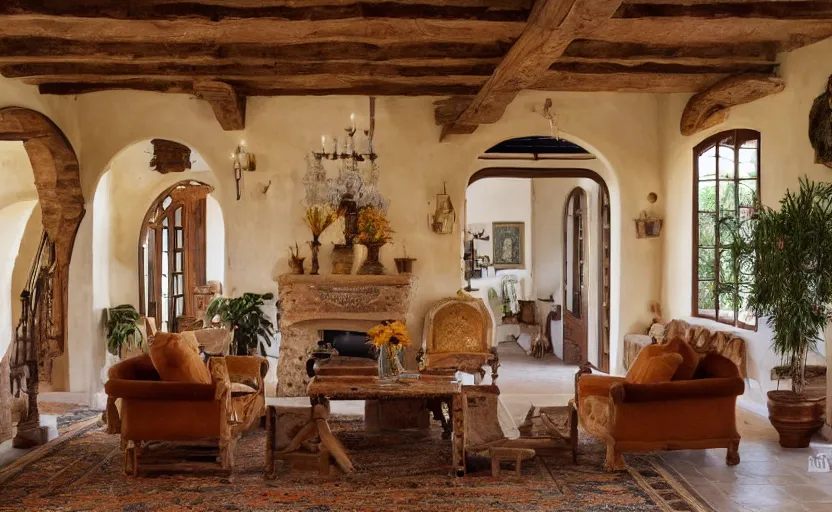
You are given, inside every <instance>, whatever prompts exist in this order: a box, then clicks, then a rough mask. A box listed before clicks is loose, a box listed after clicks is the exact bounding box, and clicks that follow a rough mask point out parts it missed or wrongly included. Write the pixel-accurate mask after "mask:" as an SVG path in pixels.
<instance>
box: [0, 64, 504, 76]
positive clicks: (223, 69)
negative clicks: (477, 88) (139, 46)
mask: <svg viewBox="0 0 832 512" xmlns="http://www.w3.org/2000/svg"><path fill="white" fill-rule="evenodd" d="M498 63H499V61H498V60H496V59H411V60H410V61H395V62H361V61H330V62H327V61H316V62H303V61H289V62H274V61H271V62H270V63H261V64H257V65H250V64H239V63H228V64H221V65H216V64H206V65H201V64H180V63H130V64H128V63H118V64H114V63H99V62H63V63H61V62H58V63H37V64H34V63H31V64H13V65H7V66H0V74H2V75H3V76H5V77H7V78H28V77H43V76H46V77H49V76H68V77H78V76H83V75H86V76H89V75H101V76H104V77H113V78H117V77H119V76H123V75H133V76H158V77H164V76H191V77H212V78H217V79H220V80H241V79H251V78H258V77H260V78H263V77H265V78H273V77H275V76H285V75H320V74H343V75H352V76H365V77H375V76H382V77H425V76H447V75H472V76H485V77H487V76H489V75H491V73H493V72H494V69H495V68H496V67H497V64H498ZM72 81H78V80H77V79H74V80H72Z"/></svg>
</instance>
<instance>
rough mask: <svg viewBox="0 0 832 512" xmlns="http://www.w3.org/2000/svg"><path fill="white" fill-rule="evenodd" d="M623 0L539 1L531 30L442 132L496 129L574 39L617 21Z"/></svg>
mask: <svg viewBox="0 0 832 512" xmlns="http://www.w3.org/2000/svg"><path fill="white" fill-rule="evenodd" d="M620 3H621V2H620V0H538V1H537V2H536V3H535V5H534V8H533V9H532V13H531V15H530V16H529V21H528V24H527V26H526V29H525V30H524V31H523V34H522V35H521V36H520V38H519V39H518V40H517V41H515V43H514V45H512V47H511V49H510V50H509V51H508V53H507V54H506V57H505V58H504V59H503V61H502V62H501V63H500V65H499V66H497V69H496V71H494V74H493V75H491V78H489V79H488V81H487V82H486V83H485V85H484V86H483V88H482V89H481V90H480V91H479V93H478V94H477V95H476V97H475V98H474V99H473V100H472V101H471V103H470V105H469V106H468V108H466V109H465V110H464V111H462V113H460V115H459V117H458V118H457V119H456V121H454V122H453V123H452V125H446V126H445V127H443V130H442V135H440V138H442V137H443V136H444V135H448V134H451V133H471V132H472V131H473V130H474V129H476V126H478V125H480V124H483V123H494V122H496V121H497V120H499V119H500V117H502V115H503V112H504V111H505V109H506V106H508V104H509V103H510V102H511V101H512V100H513V99H514V98H515V96H517V93H519V92H520V91H521V90H523V89H526V88H529V87H531V86H532V85H533V84H535V83H536V82H538V81H539V80H540V78H541V77H542V76H543V75H544V74H545V73H546V70H547V69H548V68H549V66H550V65H551V64H552V62H554V61H555V59H557V58H558V57H560V56H561V55H562V54H563V52H564V50H566V47H567V46H568V45H569V43H571V42H572V41H573V40H574V39H577V38H579V37H582V36H584V35H586V34H588V33H590V31H592V30H593V29H595V28H596V27H597V25H598V24H600V23H601V22H602V20H604V19H606V18H608V17H609V16H612V14H613V13H614V12H615V10H616V8H617V7H618V6H619V5H620Z"/></svg>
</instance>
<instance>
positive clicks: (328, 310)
mask: <svg viewBox="0 0 832 512" xmlns="http://www.w3.org/2000/svg"><path fill="white" fill-rule="evenodd" d="M277 283H278V295H279V297H280V325H281V327H289V326H292V325H295V324H298V323H301V322H306V321H310V320H316V321H317V320H365V321H375V322H380V321H382V320H404V319H405V317H406V315H407V311H408V308H409V307H410V299H411V296H412V293H413V290H414V289H415V287H416V278H415V277H413V276H409V275H395V276H386V275H385V276H357V275H328V276H310V275H295V274H285V275H282V276H280V277H278V279H277Z"/></svg>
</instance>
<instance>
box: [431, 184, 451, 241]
mask: <svg viewBox="0 0 832 512" xmlns="http://www.w3.org/2000/svg"><path fill="white" fill-rule="evenodd" d="M455 223H456V211H455V210H454V205H453V203H451V196H449V195H448V191H447V190H446V189H445V184H444V183H443V184H442V193H441V194H436V211H435V212H434V213H433V215H430V214H428V226H430V229H431V230H433V232H434V233H437V234H440V235H449V234H451V233H453V232H454V224H455Z"/></svg>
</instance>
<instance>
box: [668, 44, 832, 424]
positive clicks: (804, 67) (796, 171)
mask: <svg viewBox="0 0 832 512" xmlns="http://www.w3.org/2000/svg"><path fill="white" fill-rule="evenodd" d="M830 57H832V39H828V40H826V41H822V42H820V43H816V44H814V45H811V46H807V47H805V48H802V49H800V50H796V51H794V52H792V53H789V54H782V55H781V56H780V62H781V64H780V72H779V74H780V76H782V77H783V78H784V79H785V81H786V89H785V90H784V91H783V92H782V93H780V94H777V95H774V96H769V97H767V98H764V99H761V100H759V101H756V102H753V103H750V104H747V105H741V106H738V107H734V108H732V109H731V112H730V115H729V117H728V120H727V121H726V122H725V123H723V124H721V125H719V126H717V127H714V128H710V129H708V130H705V131H703V132H701V133H698V134H696V135H693V136H690V137H686V136H683V135H681V134H680V132H679V119H680V116H681V113H682V110H683V109H684V106H685V104H686V102H687V100H688V96H687V95H669V96H666V97H663V98H662V99H661V100H660V109H661V121H660V131H661V133H662V134H663V137H662V147H663V148H664V152H663V161H662V167H663V169H664V175H665V186H664V195H665V197H666V200H667V203H668V204H672V205H673V207H672V208H666V209H665V222H664V229H663V231H662V240H661V242H662V250H663V258H662V259H663V262H664V263H663V287H662V305H663V307H664V311H665V316H666V317H667V318H686V317H688V316H689V315H690V314H691V294H692V282H691V273H692V266H693V262H692V256H691V255H692V244H693V238H692V236H693V235H692V229H693V228H692V223H691V215H692V200H693V194H692V183H693V181H692V180H693V177H692V173H693V169H692V161H693V156H692V155H693V147H694V146H695V145H696V144H698V143H699V142H701V141H702V140H704V139H705V138H707V137H709V136H711V135H713V134H715V133H718V132H720V131H723V130H730V129H734V128H750V129H754V130H757V131H759V132H760V133H761V162H760V168H761V190H760V198H761V200H762V201H763V203H764V204H766V205H768V206H772V207H776V206H777V205H778V203H779V200H780V199H781V198H782V197H783V195H784V193H785V191H786V189H787V188H791V189H796V188H797V187H798V178H800V177H801V176H804V175H806V176H808V177H809V178H810V179H813V180H821V181H830V177H832V174H830V170H829V169H828V168H827V167H825V166H823V165H819V164H815V163H814V151H813V150H812V146H811V144H810V142H809V137H808V130H809V110H810V108H811V106H812V102H813V101H814V99H815V98H816V97H817V96H818V95H819V94H821V93H822V92H823V91H824V88H825V87H826V81H827V78H828V77H829V73H830V71H832V68H830V67H829V66H824V65H820V64H822V63H827V62H829V59H830ZM697 322H701V323H703V324H706V325H709V326H710V327H714V328H720V329H723V328H726V327H724V326H723V325H722V324H715V323H714V322H711V321H707V320H702V321H697ZM740 334H741V335H742V336H743V337H744V338H745V339H746V340H747V341H748V354H749V363H748V374H749V377H750V378H751V379H752V380H753V382H751V383H750V384H749V387H750V391H749V392H747V393H746V395H747V396H746V398H747V399H749V400H752V401H753V402H755V403H756V404H758V405H763V404H764V403H765V391H768V390H770V389H773V388H774V387H775V386H776V383H775V382H772V381H771V380H770V378H769V374H770V370H771V367H772V366H775V365H776V364H778V361H777V359H776V357H775V356H774V354H773V353H772V351H771V349H770V345H771V331H770V330H769V329H768V327H767V326H765V322H761V325H760V327H759V329H758V330H757V332H753V331H745V330H743V331H741V332H740ZM830 335H832V330H830V329H827V333H826V338H827V340H828V339H829V338H830ZM827 345H828V343H827ZM821 350H825V347H821ZM830 382H832V379H830ZM827 416H828V417H829V416H832V408H830V411H828V413H827Z"/></svg>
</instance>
